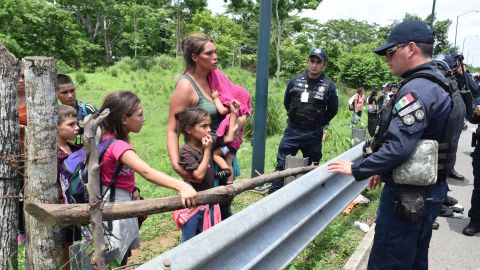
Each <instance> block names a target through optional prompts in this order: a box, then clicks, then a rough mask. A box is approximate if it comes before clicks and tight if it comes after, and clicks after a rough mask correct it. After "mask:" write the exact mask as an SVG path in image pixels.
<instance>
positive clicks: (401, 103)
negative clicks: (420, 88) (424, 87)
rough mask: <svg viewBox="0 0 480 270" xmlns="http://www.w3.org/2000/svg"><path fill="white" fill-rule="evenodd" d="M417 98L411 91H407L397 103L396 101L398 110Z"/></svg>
mask: <svg viewBox="0 0 480 270" xmlns="http://www.w3.org/2000/svg"><path fill="white" fill-rule="evenodd" d="M415 100H416V99H415V97H414V96H413V95H412V94H411V93H407V94H406V95H405V96H403V97H402V98H401V99H400V100H399V101H398V102H397V103H395V109H396V110H397V111H400V110H401V109H403V108H405V107H406V106H408V105H409V104H410V103H412V102H414V101H415Z"/></svg>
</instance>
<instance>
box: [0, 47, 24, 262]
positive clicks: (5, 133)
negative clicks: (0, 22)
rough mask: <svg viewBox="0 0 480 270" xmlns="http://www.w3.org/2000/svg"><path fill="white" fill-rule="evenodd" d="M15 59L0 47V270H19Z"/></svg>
mask: <svg viewBox="0 0 480 270" xmlns="http://www.w3.org/2000/svg"><path fill="white" fill-rule="evenodd" d="M18 67H19V65H18V59H17V58H16V57H15V56H13V55H12V54H11V53H10V52H9V51H8V50H7V48H5V47H4V46H3V44H1V43H0V220H1V221H2V222H0V269H9V267H10V266H12V267H13V268H14V269H18V261H17V241H16V240H17V239H16V236H17V226H18V194H19V192H20V182H21V181H20V177H21V175H20V174H19V163H18V160H19V158H18V156H19V155H20V144H19V129H18V110H17V77H18Z"/></svg>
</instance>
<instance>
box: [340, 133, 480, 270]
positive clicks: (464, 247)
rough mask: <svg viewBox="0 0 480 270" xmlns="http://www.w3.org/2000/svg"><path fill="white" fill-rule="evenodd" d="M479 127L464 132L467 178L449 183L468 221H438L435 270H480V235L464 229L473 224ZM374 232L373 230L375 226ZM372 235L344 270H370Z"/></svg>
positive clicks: (432, 254) (461, 149) (460, 155)
mask: <svg viewBox="0 0 480 270" xmlns="http://www.w3.org/2000/svg"><path fill="white" fill-rule="evenodd" d="M475 128H476V126H475V125H471V124H469V125H468V129H467V130H465V131H463V132H462V135H461V136H460V142H459V145H458V151H457V161H456V164H455V169H456V170H457V172H459V173H460V174H462V175H464V176H465V180H464V181H459V180H454V179H449V180H448V183H449V187H450V189H451V191H449V192H448V195H449V196H451V197H454V198H455V199H457V200H458V202H459V203H460V204H461V205H462V206H463V207H464V209H465V210H464V218H463V219H461V218H445V217H439V218H437V222H438V223H439V224H440V228H439V229H438V230H434V231H433V235H432V239H431V241H430V249H429V254H428V257H429V269H432V270H480V234H477V235H476V236H472V237H469V236H465V235H463V234H462V230H463V228H465V226H467V224H468V222H469V220H470V219H469V218H468V210H469V209H470V206H471V203H470V199H471V197H472V189H473V169H472V158H471V157H470V153H471V152H472V151H473V147H471V146H470V143H471V138H472V132H474V131H475ZM372 229H373V226H372ZM373 235H374V233H373V232H372V231H369V232H368V233H367V234H366V236H365V237H364V239H363V240H362V242H361V243H360V245H359V246H358V247H357V250H356V251H355V253H354V254H353V255H352V256H351V257H350V259H349V261H348V262H347V263H346V264H345V266H344V268H343V269H344V270H366V269H367V262H368V255H369V253H370V248H371V245H372V242H373Z"/></svg>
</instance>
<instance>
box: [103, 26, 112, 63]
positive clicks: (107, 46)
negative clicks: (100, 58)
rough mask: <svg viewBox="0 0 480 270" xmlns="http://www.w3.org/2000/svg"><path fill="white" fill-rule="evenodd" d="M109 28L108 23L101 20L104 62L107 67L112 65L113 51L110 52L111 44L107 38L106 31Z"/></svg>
mask: <svg viewBox="0 0 480 270" xmlns="http://www.w3.org/2000/svg"><path fill="white" fill-rule="evenodd" d="M109 28H110V22H109V21H108V20H107V19H106V18H103V41H104V42H103V44H104V47H105V60H106V61H107V65H108V66H111V65H113V51H112V43H111V42H110V37H109V36H108V29H109Z"/></svg>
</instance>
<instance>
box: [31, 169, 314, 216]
mask: <svg viewBox="0 0 480 270" xmlns="http://www.w3.org/2000/svg"><path fill="white" fill-rule="evenodd" d="M315 168H316V166H313V165H312V166H308V167H300V168H294V169H286V170H283V171H276V172H273V173H269V174H263V175H260V176H257V177H255V178H252V179H244V180H243V181H239V182H236V183H234V184H232V185H228V186H220V187H216V188H211V189H208V190H205V191H200V192H198V193H197V200H196V201H197V204H198V205H200V204H215V203H220V202H225V201H227V200H230V199H233V197H235V196H236V195H238V194H240V193H242V192H244V191H247V190H250V189H252V188H254V187H256V186H258V185H260V184H263V183H266V182H272V181H274V180H276V179H279V178H284V177H288V176H292V175H298V174H304V173H307V172H309V171H311V170H313V169H315ZM89 208H90V207H89V205H88V204H42V203H27V204H25V211H27V212H28V213H29V214H30V215H32V216H34V217H35V218H36V219H37V220H38V221H39V222H43V223H45V224H51V225H53V224H62V225H67V224H80V223H87V222H88V221H89V217H90V216H89ZM182 208H183V206H182V201H181V200H180V196H170V197H165V198H159V199H149V200H138V201H131V202H116V203H105V204H104V205H103V207H102V210H103V221H107V220H117V219H124V218H133V217H138V216H143V215H150V214H156V213H163V212H169V211H173V210H177V209H182Z"/></svg>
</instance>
